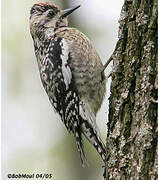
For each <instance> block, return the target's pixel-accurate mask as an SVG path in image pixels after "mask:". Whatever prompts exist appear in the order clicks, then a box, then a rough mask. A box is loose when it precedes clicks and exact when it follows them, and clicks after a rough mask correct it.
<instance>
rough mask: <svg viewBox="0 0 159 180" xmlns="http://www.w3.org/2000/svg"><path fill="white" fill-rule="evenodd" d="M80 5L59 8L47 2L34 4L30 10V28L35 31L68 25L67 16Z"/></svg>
mask: <svg viewBox="0 0 159 180" xmlns="http://www.w3.org/2000/svg"><path fill="white" fill-rule="evenodd" d="M79 7H80V6H77V7H74V8H70V9H66V10H60V9H59V7H57V6H56V5H54V4H50V3H48V2H45V3H38V4H34V5H33V7H32V8H31V11H30V30H31V33H32V34H33V33H35V32H36V31H38V30H40V29H45V28H53V29H56V28H59V27H63V26H68V21H67V16H68V15H69V14H71V13H72V12H73V11H75V10H76V9H77V8H79Z"/></svg>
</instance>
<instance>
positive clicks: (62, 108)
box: [42, 38, 86, 165]
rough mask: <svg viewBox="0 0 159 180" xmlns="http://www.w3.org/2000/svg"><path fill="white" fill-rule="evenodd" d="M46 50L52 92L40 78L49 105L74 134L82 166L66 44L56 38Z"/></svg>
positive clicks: (72, 80)
mask: <svg viewBox="0 0 159 180" xmlns="http://www.w3.org/2000/svg"><path fill="white" fill-rule="evenodd" d="M47 48H48V49H49V51H47V50H46V52H47V53H48V55H47V54H46V56H45V57H46V58H48V59H49V62H50V64H51V66H48V67H49V68H48V69H47V72H46V70H45V73H47V75H46V77H47V78H49V79H50V80H51V82H52V86H53V90H52V91H51V89H49V88H50V84H49V85H48V86H47V83H46V82H45V81H44V78H42V82H43V85H44V88H45V90H46V92H47V94H48V96H49V100H50V102H51V104H52V105H53V106H54V108H55V110H56V111H57V112H58V113H59V114H60V116H61V119H62V121H63V123H64V124H65V126H66V128H67V129H68V131H69V132H72V133H73V134H74V136H75V138H76V142H77V146H78V149H79V151H80V155H81V161H82V164H83V165H84V164H85V162H86V159H85V153H84V148H83V143H82V133H81V125H80V123H81V122H80V118H79V116H80V114H79V103H80V99H79V96H78V93H77V91H76V87H75V83H74V78H73V74H72V70H71V68H70V65H69V61H70V60H71V59H70V58H71V57H70V52H69V49H68V44H67V42H66V41H65V39H64V38H57V40H52V41H51V42H50V44H49V46H48V47H47ZM46 67H47V64H46ZM50 67H51V68H50ZM49 82H50V81H49Z"/></svg>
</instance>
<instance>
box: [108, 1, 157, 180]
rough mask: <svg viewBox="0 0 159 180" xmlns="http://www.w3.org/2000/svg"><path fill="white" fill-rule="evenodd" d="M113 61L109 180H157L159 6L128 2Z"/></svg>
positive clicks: (109, 125) (151, 3)
mask: <svg viewBox="0 0 159 180" xmlns="http://www.w3.org/2000/svg"><path fill="white" fill-rule="evenodd" d="M119 23H120V27H119V40H118V42H117V45H116V48H115V51H114V53H113V55H112V58H113V61H114V69H113V73H112V84H111V96H110V110H109V122H108V135H107V136H108V137H107V147H108V167H109V179H115V180H118V179H121V180H124V179H126V180H127V179H131V180H133V179H134V180H138V179H141V180H142V179H144V180H150V179H153V180H154V179H157V131H158V129H157V101H156V100H157V0H126V1H125V2H124V5H123V7H122V11H121V17H120V20H119Z"/></svg>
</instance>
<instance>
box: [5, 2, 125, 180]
mask: <svg viewBox="0 0 159 180" xmlns="http://www.w3.org/2000/svg"><path fill="white" fill-rule="evenodd" d="M36 2H41V1H36V0H27V1H22V0H16V1H10V0H3V1H2V179H3V180H5V179H7V174H8V173H28V174H31V173H51V174H53V178H52V179H53V180H97V179H98V180H100V179H103V177H102V173H103V169H102V167H101V166H102V165H103V163H102V161H101V159H100V157H99V155H98V154H97V153H96V151H95V150H94V149H93V148H92V146H91V145H89V144H88V143H87V142H86V141H85V149H86V154H87V159H88V162H89V167H86V168H81V163H80V159H79V154H78V151H77V147H76V143H75V139H74V138H73V136H71V135H70V134H69V133H68V132H67V131H66V129H65V127H64V125H63V123H62V122H61V120H60V118H59V116H58V115H57V114H55V112H54V110H53V108H52V107H51V105H50V102H49V100H48V98H47V95H46V93H45V92H44V89H43V87H42V84H41V82H40V78H39V72H38V67H37V63H36V59H35V55H34V50H33V42H32V39H31V36H30V32H29V16H30V8H31V7H32V5H33V4H34V3H36ZM43 2H45V1H43ZM48 2H52V3H53V2H54V3H55V4H57V5H59V6H60V7H61V8H62V9H65V8H69V7H72V6H76V5H78V4H81V5H82V6H81V8H80V9H78V10H77V11H76V12H74V13H73V14H72V15H71V16H70V17H69V22H70V23H69V24H70V26H74V27H76V28H78V29H79V30H80V31H82V32H83V33H85V34H86V35H87V36H88V37H89V39H90V40H91V41H92V42H93V44H94V46H95V47H96V49H97V51H98V52H99V54H100V57H101V59H102V61H103V63H105V62H106V61H107V60H108V59H109V57H110V56H111V54H112V52H113V50H114V48H115V44H116V42H117V33H118V20H119V15H120V11H121V7H122V3H123V0H118V1H116V0H111V2H110V1H105V0H72V1H71V0H54V1H53V0H52V1H49V0H48ZM110 70H111V65H110V66H109V68H108V69H107V71H106V74H109V72H110ZM110 81H111V80H110V79H109V80H108V83H107V93H106V98H105V100H104V103H103V105H102V108H101V110H100V111H99V112H98V115H97V124H98V126H99V129H100V131H101V134H102V138H103V140H104V142H105V137H106V121H107V116H108V96H109V94H110V91H109V86H110Z"/></svg>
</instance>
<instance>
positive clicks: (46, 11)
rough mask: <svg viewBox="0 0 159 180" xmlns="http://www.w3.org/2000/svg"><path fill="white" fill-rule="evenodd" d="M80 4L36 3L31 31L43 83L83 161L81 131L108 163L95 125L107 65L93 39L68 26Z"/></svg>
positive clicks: (32, 11) (103, 91)
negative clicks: (68, 19)
mask: <svg viewBox="0 0 159 180" xmlns="http://www.w3.org/2000/svg"><path fill="white" fill-rule="evenodd" d="M78 7H79V6H78ZM78 7H76V8H73V9H69V10H64V11H63V10H60V9H59V8H58V7H57V6H55V5H52V4H49V3H39V4H35V5H34V6H33V7H32V9H31V16H30V32H31V35H32V38H33V41H34V48H35V54H36V58H37V62H38V67H39V72H40V77H41V81H42V84H43V86H44V88H45V91H46V93H47V95H48V97H49V100H50V102H51V104H52V105H53V107H54V108H55V110H56V111H57V112H58V113H59V115H60V116H61V119H62V121H63V122H64V124H65V126H66V128H67V129H68V131H69V132H71V133H73V134H74V136H75V138H76V142H77V145H78V149H79V151H80V155H81V160H82V164H84V163H85V153H84V149H83V142H82V134H83V135H84V136H85V137H86V138H87V139H88V141H89V142H90V143H91V144H92V145H93V146H94V147H95V148H96V150H97V152H98V153H99V155H100V156H101V158H102V159H103V161H104V163H105V164H106V150H105V146H104V144H103V142H102V140H101V138H100V136H99V134H98V132H97V125H96V113H97V112H98V110H99V109H100V107H101V104H102V101H103V98H104V94H105V91H106V89H105V75H104V73H103V68H104V66H103V64H102V62H101V59H100V57H99V55H98V53H97V51H96V50H95V48H94V47H93V45H92V43H91V42H90V40H89V39H88V38H87V37H86V36H85V35H84V34H83V33H81V32H80V31H79V30H77V29H75V28H71V27H68V22H67V16H68V15H69V14H70V13H72V12H73V11H74V10H75V9H77V8H78Z"/></svg>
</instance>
